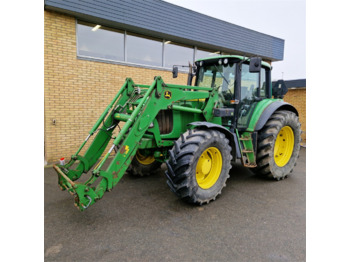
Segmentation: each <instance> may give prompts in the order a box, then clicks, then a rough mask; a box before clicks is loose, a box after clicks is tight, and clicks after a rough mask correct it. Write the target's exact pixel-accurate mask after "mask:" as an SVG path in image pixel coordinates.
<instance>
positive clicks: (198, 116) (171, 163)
mask: <svg viewBox="0 0 350 262" xmlns="http://www.w3.org/2000/svg"><path fill="white" fill-rule="evenodd" d="M189 71H190V72H189V75H188V83H187V85H174V84H166V83H164V81H163V80H162V78H161V77H159V76H156V77H155V78H154V81H153V83H152V84H151V85H141V84H135V83H134V82H133V81H132V79H130V78H127V79H126V81H125V83H124V84H123V86H122V87H121V88H120V90H119V92H118V93H117V95H116V96H115V98H114V99H113V100H112V102H111V103H110V104H109V105H108V107H107V108H106V109H105V111H104V112H103V114H102V115H101V116H100V118H99V119H98V121H97V122H96V124H95V125H94V126H93V127H92V129H91V130H90V132H89V135H88V136H87V138H86V139H85V141H84V142H83V143H82V145H81V146H80V147H79V149H78V151H77V152H76V153H75V154H74V155H72V157H71V160H70V161H69V162H68V163H67V164H62V165H54V168H55V170H56V171H57V174H58V177H59V179H58V184H59V187H60V188H61V189H62V190H68V191H69V192H70V193H71V194H72V195H74V196H75V205H76V206H77V207H78V209H79V210H81V211H83V210H85V209H86V208H87V207H89V206H91V205H93V204H94V203H95V202H96V201H98V200H100V199H101V198H102V197H103V195H104V193H105V192H106V191H110V190H111V189H112V188H113V187H115V186H116V184H117V183H118V182H119V180H120V179H121V178H122V177H123V175H124V174H125V173H126V172H128V173H130V174H133V175H138V176H144V175H149V174H152V173H154V172H156V171H157V170H159V168H160V166H161V164H162V163H166V166H167V171H166V172H165V175H166V177H167V184H168V185H169V187H170V189H171V191H172V192H174V193H175V194H176V195H177V196H178V197H179V198H181V199H183V200H185V201H187V202H190V203H195V204H199V205H202V204H205V203H209V202H210V201H211V200H215V199H216V197H217V196H218V195H219V194H221V191H222V189H223V187H224V186H225V183H226V180H227V179H228V178H229V177H230V175H229V172H230V169H231V167H232V166H231V163H233V162H235V161H236V160H241V162H242V164H243V165H244V166H246V167H248V168H251V169H252V171H253V172H254V173H256V174H257V175H260V176H262V177H266V178H269V179H275V180H281V179H284V178H286V177H287V176H288V175H289V174H290V173H291V172H292V170H293V167H294V166H295V165H296V161H297V158H298V155H299V150H300V140H301V138H300V134H301V131H300V123H299V120H298V112H297V110H296V109H295V108H294V107H293V106H292V105H290V104H288V103H286V102H284V101H283V100H282V99H283V96H284V95H285V94H286V92H287V89H286V87H285V85H284V83H283V81H279V82H277V84H276V85H275V86H274V87H272V82H271V66H270V64H268V63H266V62H262V60H261V58H259V57H252V58H246V57H242V56H219V57H211V58H206V59H200V60H198V61H196V62H195V66H193V67H192V66H190V70H189ZM177 73H178V68H177V67H174V68H173V77H177ZM194 77H195V84H194V85H193V86H192V85H191V82H192V80H193V78H194ZM121 123H123V126H122V127H120V124H121ZM117 127H118V129H117V130H119V132H118V134H117V135H115V136H113V134H114V133H113V131H114V130H115V128H117ZM92 136H94V139H93V141H92V143H91V144H90V146H89V147H88V149H87V150H86V151H85V154H84V155H79V153H80V152H81V150H82V148H83V147H84V146H85V144H86V143H87V141H88V140H89V139H90V137H92ZM111 139H112V140H113V144H112V146H111V147H110V148H109V149H108V150H105V149H106V147H107V145H108V143H109V142H110V140H111ZM103 152H106V154H105V155H104V156H103V157H101V156H102V154H103ZM108 158H110V159H111V161H110V162H108V165H107V163H106V160H107V159H108ZM99 159H100V161H99V162H98V163H97V161H98V160H99ZM96 163H97V164H96ZM91 169H92V171H91V176H90V177H89V178H88V179H86V181H85V182H77V181H76V180H78V179H79V178H80V177H81V176H82V174H83V173H87V172H89V171H90V170H91Z"/></svg>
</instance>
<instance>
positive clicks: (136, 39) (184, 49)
mask: <svg viewBox="0 0 350 262" xmlns="http://www.w3.org/2000/svg"><path fill="white" fill-rule="evenodd" d="M76 30H77V33H76V35H77V55H78V56H80V57H87V58H96V59H101V60H106V61H115V62H121V63H132V64H135V65H140V66H152V67H159V68H172V67H173V65H185V66H187V65H188V63H189V62H190V63H193V62H194V60H197V59H201V58H205V57H210V56H218V55H220V51H213V50H204V49H197V48H196V47H191V46H186V45H182V44H179V43H174V42H171V41H166V40H163V39H156V38H152V37H147V36H141V35H137V34H133V33H130V32H126V31H123V30H117V29H112V28H107V27H104V26H101V25H96V24H91V23H86V22H82V21H77V27H76ZM179 70H181V71H187V70H188V69H187V68H181V67H180V68H179Z"/></svg>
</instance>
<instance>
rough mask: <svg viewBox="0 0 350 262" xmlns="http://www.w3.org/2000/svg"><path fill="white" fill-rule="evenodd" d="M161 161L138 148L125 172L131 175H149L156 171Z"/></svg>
mask: <svg viewBox="0 0 350 262" xmlns="http://www.w3.org/2000/svg"><path fill="white" fill-rule="evenodd" d="M161 165H162V163H161V162H159V161H157V160H156V159H155V158H154V156H153V155H148V156H147V155H144V154H142V152H141V151H140V150H137V152H136V155H135V157H134V158H133V160H132V161H131V165H130V166H129V167H128V169H127V172H128V173H129V174H131V175H133V176H149V175H151V174H154V173H156V172H157V171H158V170H159V169H160V166H161Z"/></svg>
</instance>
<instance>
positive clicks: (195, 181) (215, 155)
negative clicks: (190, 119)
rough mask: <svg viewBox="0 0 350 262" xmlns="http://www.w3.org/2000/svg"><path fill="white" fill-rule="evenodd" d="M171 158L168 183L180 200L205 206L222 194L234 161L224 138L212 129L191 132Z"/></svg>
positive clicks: (170, 152)
mask: <svg viewBox="0 0 350 262" xmlns="http://www.w3.org/2000/svg"><path fill="white" fill-rule="evenodd" d="M169 154H170V157H169V160H168V161H167V162H166V164H167V167H168V170H167V171H166V175H167V177H168V180H167V183H168V185H169V187H170V189H171V191H173V192H174V193H175V194H176V195H177V196H178V197H179V198H181V199H183V200H185V201H187V202H189V203H195V204H200V205H202V204H204V203H209V202H210V201H211V200H215V199H216V197H217V196H218V195H219V194H221V190H222V188H223V187H225V186H226V180H227V178H229V171H230V169H231V159H232V155H231V147H230V146H229V141H228V139H227V138H226V137H225V135H224V134H222V133H220V132H219V131H216V130H211V129H207V130H204V129H193V130H188V131H187V132H186V133H184V134H182V135H181V137H180V138H179V139H178V140H177V141H176V142H175V144H174V147H173V148H172V149H171V150H170V151H169Z"/></svg>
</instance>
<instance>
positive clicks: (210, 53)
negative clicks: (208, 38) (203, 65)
mask: <svg viewBox="0 0 350 262" xmlns="http://www.w3.org/2000/svg"><path fill="white" fill-rule="evenodd" d="M219 55H220V51H208V50H202V49H197V52H196V60H198V59H202V58H207V57H211V56H219Z"/></svg>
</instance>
